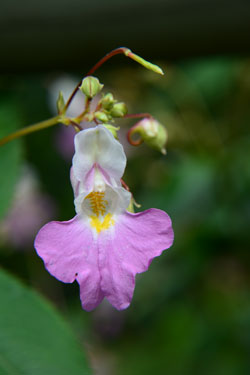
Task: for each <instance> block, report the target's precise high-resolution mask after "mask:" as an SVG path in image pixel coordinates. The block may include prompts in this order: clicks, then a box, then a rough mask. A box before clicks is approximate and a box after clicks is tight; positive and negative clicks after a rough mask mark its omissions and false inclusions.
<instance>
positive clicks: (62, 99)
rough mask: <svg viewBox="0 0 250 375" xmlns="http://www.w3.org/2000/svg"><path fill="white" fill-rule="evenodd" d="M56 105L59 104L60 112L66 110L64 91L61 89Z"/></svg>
mask: <svg viewBox="0 0 250 375" xmlns="http://www.w3.org/2000/svg"><path fill="white" fill-rule="evenodd" d="M56 106H57V110H58V113H59V114H61V113H64V112H65V102H64V98H63V93H62V91H59V94H58V98H57V101H56Z"/></svg>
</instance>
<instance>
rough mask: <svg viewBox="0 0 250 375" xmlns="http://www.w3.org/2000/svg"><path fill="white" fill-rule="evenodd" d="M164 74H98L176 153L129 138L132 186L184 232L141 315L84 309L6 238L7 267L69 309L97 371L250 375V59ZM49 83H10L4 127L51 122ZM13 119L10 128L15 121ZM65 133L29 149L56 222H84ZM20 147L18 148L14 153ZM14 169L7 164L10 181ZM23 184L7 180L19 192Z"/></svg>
mask: <svg viewBox="0 0 250 375" xmlns="http://www.w3.org/2000/svg"><path fill="white" fill-rule="evenodd" d="M160 65H161V66H162V65H163V68H164V64H160ZM164 70H165V72H166V75H165V76H164V77H163V78H162V77H158V76H156V75H154V74H153V73H151V72H148V71H144V70H143V69H141V68H138V69H136V68H134V67H131V68H123V67H120V68H119V69H115V70H112V71H111V70H108V69H106V68H104V69H103V70H102V71H100V74H99V75H98V76H99V77H100V80H101V82H104V83H105V86H106V89H107V90H108V89H109V90H110V91H111V92H113V93H114V95H115V97H117V99H118V100H122V101H125V102H126V103H127V104H128V107H129V111H130V113H132V112H151V113H152V114H153V115H154V116H155V117H156V118H157V119H158V120H159V121H160V122H161V123H163V124H165V125H166V127H167V129H168V133H169V142H168V154H167V156H166V157H164V156H162V155H161V154H159V153H157V152H156V151H153V150H150V149H148V148H147V147H146V146H145V145H142V146H140V147H138V148H136V149H134V148H132V146H128V145H126V144H125V142H124V146H125V148H126V153H127V155H128V166H127V169H126V174H125V181H126V183H128V185H129V186H130V188H131V190H132V191H133V193H134V195H135V198H136V200H137V201H138V202H139V203H141V204H142V209H146V208H149V207H158V208H161V209H164V210H166V211H167V212H168V213H169V215H170V216H171V218H172V220H173V226H174V230H175V243H174V245H173V247H172V248H171V249H170V250H169V251H167V252H166V253H164V254H163V255H162V256H161V257H160V258H157V259H155V260H154V261H153V263H152V265H151V266H150V269H149V271H148V272H146V273H145V274H143V275H138V277H137V287H136V289H135V296H134V299H133V301H132V305H131V307H130V308H129V309H128V310H126V311H123V312H117V311H115V310H114V309H113V308H112V307H110V306H109V305H108V304H106V303H103V304H102V305H101V306H100V307H98V308H97V310H96V311H95V312H94V313H91V314H88V313H86V312H84V311H82V310H81V307H80V302H79V296H78V287H77V285H63V284H61V283H59V282H58V281H57V280H55V279H53V278H52V277H51V276H50V275H49V274H47V272H46V271H45V270H44V268H43V264H42V262H41V260H40V259H38V258H37V256H36V254H34V250H32V245H31V246H30V250H32V251H30V252H27V251H26V252H20V251H19V252H18V253H17V251H16V250H15V249H14V248H13V247H11V246H10V244H8V242H6V243H5V245H3V246H2V251H1V253H0V260H1V264H2V265H3V267H5V268H7V269H8V270H9V271H11V272H12V273H15V274H18V275H19V276H20V277H21V278H22V279H23V280H25V282H27V283H29V284H31V285H32V286H33V287H35V288H38V289H39V290H40V291H41V292H42V293H43V294H44V295H46V296H47V298H49V299H51V300H53V302H54V303H55V304H56V305H57V306H58V307H59V308H60V309H61V311H62V312H63V314H64V316H65V317H66V318H67V319H68V321H69V322H70V324H71V325H72V327H73V329H74V330H75V332H76V334H77V335H78V337H79V339H80V340H82V341H83V342H85V343H86V342H87V343H88V345H89V347H90V348H91V350H90V352H91V360H92V366H93V367H94V368H95V369H96V373H97V374H109V375H113V374H114V375H128V374H129V375H137V374H144V375H147V374H152V373H156V374H157V375H165V374H170V375H184V374H185V375H188V374H192V375H195V374H197V375H198V374H204V375H211V374H213V375H245V374H248V373H250V357H249V351H250V334H249V332H250V287H249V285H250V273H249V266H250V255H249V243H250V241H249V240H250V231H249V222H250V199H249V191H250V168H249V160H250V132H249V124H250V105H249V103H250V60H249V59H247V58H245V59H243V58H242V59H235V58H234V59H233V58H213V59H207V60H204V59H203V60H198V59H197V60H195V61H184V62H180V63H178V64H174V65H171V64H169V65H167V66H166V67H165V69H164ZM51 78H52V77H51V76H50V77H48V76H41V75H40V76H34V77H32V78H31V77H16V79H15V80H12V81H11V85H9V84H7V81H4V80H2V81H1V82H2V84H1V100H2V102H3V97H4V93H5V92H6V87H8V91H11V98H12V99H9V101H8V106H7V108H10V107H9V106H11V111H9V109H8V111H6V112H5V113H6V114H5V115H4V116H6V119H7V118H8V117H7V116H9V112H11V113H13V115H14V116H16V115H17V114H18V116H19V115H20V117H18V118H22V121H25V122H26V123H27V124H28V123H32V122H34V121H38V120H41V119H45V118H46V117H48V116H50V115H52V114H51V113H50V110H49V107H48V104H47V102H46V101H47V100H48V91H47V89H46V87H48V86H49V80H50V79H51ZM78 78H79V77H78ZM107 86H109V87H108V88H107ZM17 102H18V103H19V104H18V106H17V104H16V103H17ZM2 106H3V104H2V103H1V108H2ZM20 110H21V114H20ZM2 116H3V115H2ZM122 121H123V120H119V123H118V125H120V126H122V127H124V128H126V126H128V125H132V124H133V121H131V120H130V121H128V120H126V121H123V122H122ZM4 122H5V123H6V132H7V130H8V131H10V130H11V129H10V128H9V126H11V124H10V121H6V120H5V121H4ZM1 123H3V118H1ZM1 131H2V130H1ZM59 133H60V128H59V126H58V127H55V128H53V129H48V130H45V131H43V132H41V133H38V134H33V135H30V136H28V137H27V138H26V139H25V140H24V141H23V145H24V146H25V147H24V150H25V151H24V152H25V155H26V162H28V163H29V165H32V166H33V168H34V169H35V170H36V171H37V173H38V175H39V179H40V182H41V190H42V191H44V192H46V193H48V194H49V195H50V196H51V198H52V199H53V201H54V202H55V204H56V206H57V208H58V214H57V217H56V218H55V219H56V220H62V219H63V220H68V219H70V218H71V217H72V216H73V215H74V207H73V199H72V192H71V187H70V182H69V179H68V174H69V168H70V160H68V161H65V160H63V159H62V157H61V155H60V154H59V153H58V151H57V149H56V148H55V142H56V138H57V137H58V134H59ZM19 146H20V145H18V143H15V144H14V143H13V145H10V147H12V148H13V150H14V151H13V152H16V153H20V151H17V150H16V148H17V147H19ZM0 151H1V152H3V151H4V150H3V149H2V150H0ZM6 153H7V148H6ZM18 155H19V154H18ZM5 168H7V171H6V170H5ZM9 168H10V167H5V166H4V165H3V166H2V174H4V173H7V172H8V170H9ZM13 168H14V167H13ZM3 169H4V170H3ZM14 182H15V181H14V179H10V181H9V182H8V184H9V185H10V189H11V190H10V193H9V194H11V191H13V185H14ZM4 194H5V193H4V192H3V193H2V199H3V197H5V195H4ZM6 199H7V198H6ZM1 204H2V203H1ZM6 205H7V203H6ZM142 240H143V239H142ZM25 250H27V249H25Z"/></svg>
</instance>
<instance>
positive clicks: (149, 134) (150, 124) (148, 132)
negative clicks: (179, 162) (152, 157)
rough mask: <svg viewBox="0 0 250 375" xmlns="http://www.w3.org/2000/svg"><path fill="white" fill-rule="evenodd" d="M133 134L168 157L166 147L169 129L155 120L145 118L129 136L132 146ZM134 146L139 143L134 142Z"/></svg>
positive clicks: (134, 127)
mask: <svg viewBox="0 0 250 375" xmlns="http://www.w3.org/2000/svg"><path fill="white" fill-rule="evenodd" d="M133 134H140V136H141V139H142V141H144V142H145V143H146V144H147V145H148V146H150V147H152V148H154V149H156V150H158V151H160V152H162V153H163V154H164V155H166V153H167V152H166V148H165V146H166V143H167V138H168V133H167V129H166V128H165V126H163V125H162V124H160V123H159V122H158V121H156V120H155V119H153V118H150V119H149V118H145V119H143V120H141V121H139V122H138V123H137V124H136V125H135V126H133V128H132V129H131V130H130V131H129V135H128V139H129V140H130V142H131V144H133V140H132V139H131V137H132V136H133ZM134 144H135V145H136V144H139V143H138V142H134Z"/></svg>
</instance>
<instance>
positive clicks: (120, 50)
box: [65, 47, 129, 109]
mask: <svg viewBox="0 0 250 375" xmlns="http://www.w3.org/2000/svg"><path fill="white" fill-rule="evenodd" d="M126 51H129V49H128V48H126V47H120V48H116V49H113V51H111V52H109V53H107V55H105V56H104V57H103V58H102V59H101V60H100V61H98V62H97V63H96V64H95V65H94V66H93V68H91V69H90V71H89V72H88V73H87V75H86V77H87V76H90V75H91V74H93V73H94V72H95V71H96V70H97V69H98V68H100V66H101V65H102V64H104V63H105V62H106V61H107V60H109V59H110V58H111V57H113V56H115V55H119V54H125V52H126ZM81 83H82V80H81V81H80V82H79V83H78V84H77V86H76V87H75V89H74V91H73V92H72V94H71V95H70V97H69V99H68V100H67V103H66V104H65V109H67V108H68V107H69V105H70V103H71V102H72V100H73V98H74V96H75V94H76V93H77V90H78V88H79V86H80V85H81Z"/></svg>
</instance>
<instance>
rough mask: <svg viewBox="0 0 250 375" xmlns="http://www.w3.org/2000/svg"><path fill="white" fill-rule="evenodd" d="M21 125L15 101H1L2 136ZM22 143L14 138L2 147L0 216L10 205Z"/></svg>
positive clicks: (0, 161) (0, 136) (0, 126)
mask: <svg viewBox="0 0 250 375" xmlns="http://www.w3.org/2000/svg"><path fill="white" fill-rule="evenodd" d="M20 125H21V119H20V116H19V115H18V113H17V109H16V107H15V105H13V103H11V102H9V101H7V100H5V101H1V102H0V138H2V137H4V136H6V135H8V134H10V133H12V132H14V131H15V130H16V129H18V128H19V127H20ZM20 161H21V143H20V141H19V140H14V141H13V142H10V143H8V144H6V145H3V146H2V147H0V170H1V183H0V218H2V217H3V216H4V214H5V213H6V211H7V209H8V208H9V206H10V202H11V199H12V197H13V193H14V190H15V185H16V182H17V180H18V177H19V173H20V165H21V163H20Z"/></svg>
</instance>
